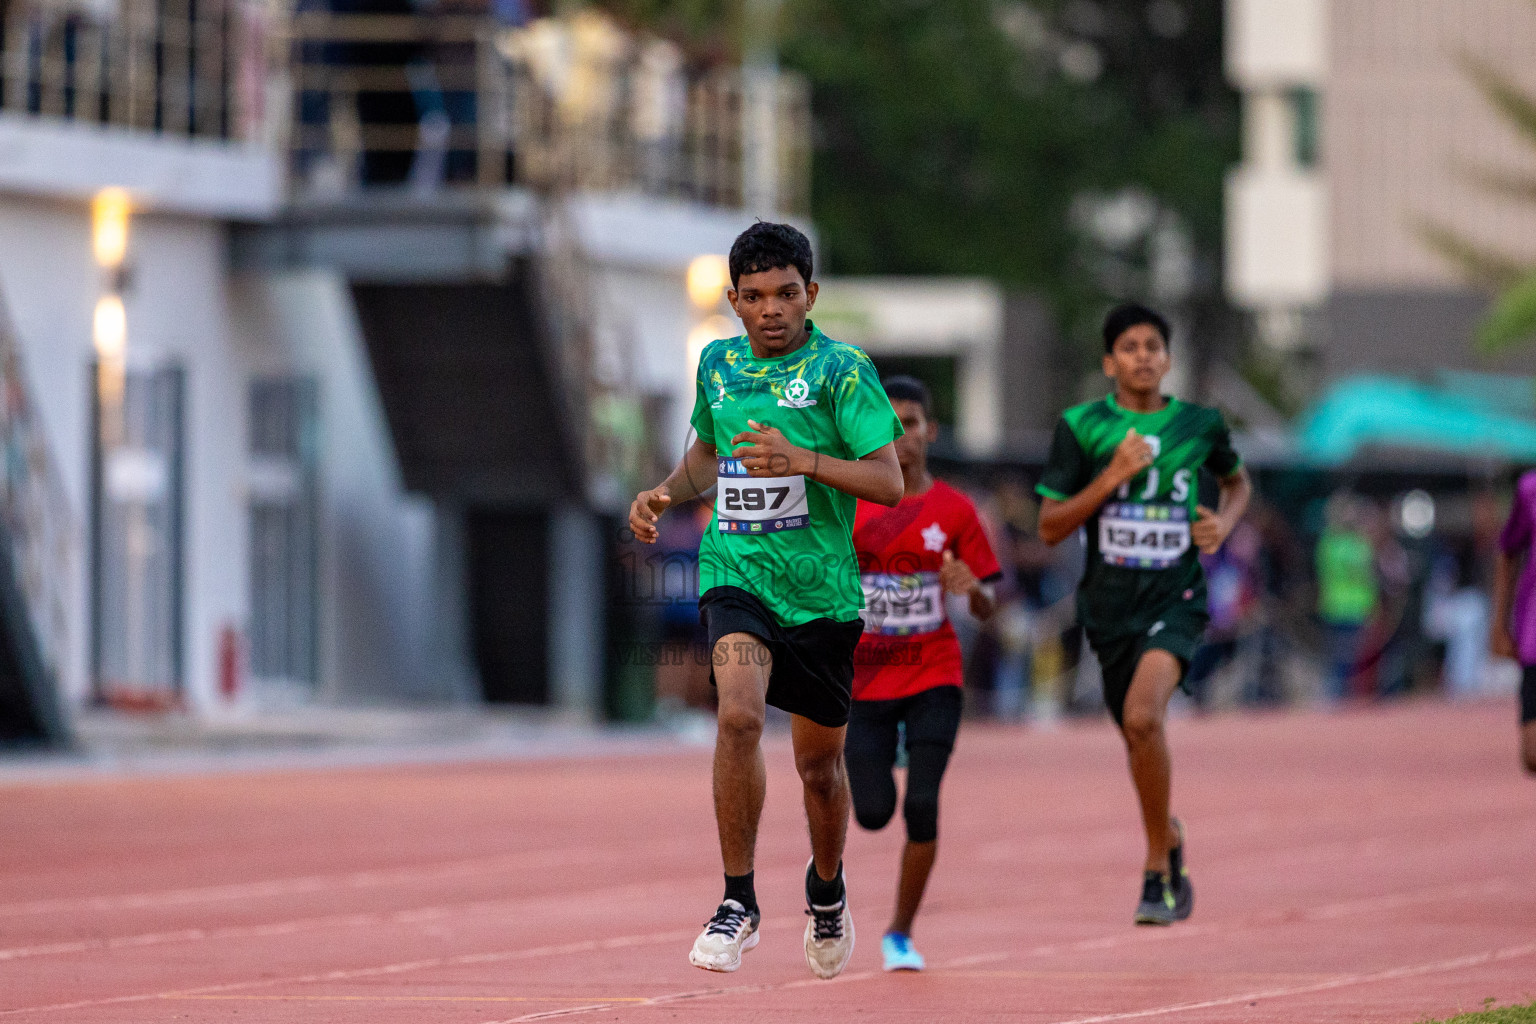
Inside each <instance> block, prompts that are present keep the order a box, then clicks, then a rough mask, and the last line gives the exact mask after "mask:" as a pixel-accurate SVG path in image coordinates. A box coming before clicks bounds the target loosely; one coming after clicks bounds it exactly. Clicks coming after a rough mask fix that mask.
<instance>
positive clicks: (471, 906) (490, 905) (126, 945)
mask: <svg viewBox="0 0 1536 1024" xmlns="http://www.w3.org/2000/svg"><path fill="white" fill-rule="evenodd" d="M801 874H803V869H800V868H795V869H793V870H786V869H764V870H763V871H762V872H761V873H760V874H759V875H758V880H759V881H760V882H763V883H764V884H773V883H774V882H776V881H777V880H779V879H780V878H781V877H791V878H794V877H799V876H800V875H801ZM654 891H655V885H654V883H651V882H645V881H641V882H631V883H628V884H625V885H614V886H607V887H605V888H600V889H597V888H588V889H584V890H583V891H582V892H581V893H580V894H579V895H577V894H574V893H570V892H565V893H558V892H546V893H538V894H535V895H532V896H514V897H504V898H501V899H495V900H472V901H467V902H464V903H451V904H442V905H436V906H427V907H411V908H407V909H405V910H392V911H375V912H363V913H354V914H326V915H322V916H318V917H300V918H293V919H290V920H287V921H271V922H263V923H260V924H249V925H228V926H225V927H222V928H179V929H174V930H171V931H164V932H143V933H140V934H137V935H121V936H107V937H103V938H96V939H76V940H71V941H60V942H45V943H35V944H33V945H30V946H13V947H11V948H9V949H0V964H4V963H6V962H8V961H14V960H27V959H31V958H33V957H41V956H65V955H69V954H72V953H90V952H94V951H99V950H117V949H138V948H142V947H146V946H159V945H166V944H169V943H175V942H209V941H215V940H219V939H246V938H272V937H275V936H280V935H293V934H298V933H301V932H306V931H319V930H321V929H325V928H363V927H371V926H376V925H397V924H407V925H408V924H426V923H429V922H435V921H442V920H445V919H449V918H454V917H458V916H465V915H470V914H477V913H484V912H487V911H494V910H505V909H510V908H515V907H527V906H530V905H537V904H540V903H553V904H563V903H570V902H573V901H574V902H588V901H596V902H599V903H604V902H616V903H621V902H623V901H625V900H627V899H629V898H631V897H634V896H637V895H638V896H648V895H650V894H652V893H653V892H654Z"/></svg>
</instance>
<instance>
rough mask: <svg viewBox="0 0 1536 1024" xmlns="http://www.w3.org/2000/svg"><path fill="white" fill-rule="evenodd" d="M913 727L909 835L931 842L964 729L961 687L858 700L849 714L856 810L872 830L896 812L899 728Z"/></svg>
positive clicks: (905, 813) (905, 810)
mask: <svg viewBox="0 0 1536 1024" xmlns="http://www.w3.org/2000/svg"><path fill="white" fill-rule="evenodd" d="M899 722H901V723H905V724H906V729H907V798H906V800H905V801H904V802H903V803H902V807H901V813H902V817H903V818H905V819H906V822H907V838H908V839H910V840H912V842H914V843H931V842H933V840H935V839H937V838H938V835H939V782H940V781H941V780H942V779H943V778H944V769H945V768H946V767H947V766H948V765H949V754H950V751H952V750H953V749H954V747H955V734H956V733H957V732H959V730H960V688H959V687H958V686H935V687H934V688H932V689H930V690H924V691H922V692H921V693H915V694H913V695H912V696H910V697H901V698H898V699H897V700H856V701H854V702H853V710H852V712H851V713H850V715H849V718H848V742H847V754H846V757H847V761H848V785H849V787H850V788H851V789H852V790H853V812H854V816H855V817H857V818H858V820H859V824H860V825H861V826H863V827H864V828H867V829H871V830H874V829H881V828H884V827H885V826H886V823H887V822H889V821H890V820H891V816H892V815H894V814H895V813H896V779H895V776H893V775H892V774H891V769H892V768H894V767H895V766H896V726H897V723H899Z"/></svg>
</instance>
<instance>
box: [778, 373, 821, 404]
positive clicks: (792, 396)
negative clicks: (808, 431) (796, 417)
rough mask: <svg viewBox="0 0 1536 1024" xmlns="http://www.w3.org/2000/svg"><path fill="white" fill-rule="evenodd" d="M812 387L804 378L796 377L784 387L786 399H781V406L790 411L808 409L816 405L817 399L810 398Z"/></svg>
mask: <svg viewBox="0 0 1536 1024" xmlns="http://www.w3.org/2000/svg"><path fill="white" fill-rule="evenodd" d="M810 393H811V386H810V385H809V384H807V383H806V382H805V378H804V377H796V378H795V379H794V380H792V381H790V382H789V383H788V384H786V385H785V386H784V397H783V398H781V399H779V404H780V405H782V406H785V407H786V408H789V409H807V408H810V407H811V406H813V405H815V404H816V399H814V398H811V397H809V395H810Z"/></svg>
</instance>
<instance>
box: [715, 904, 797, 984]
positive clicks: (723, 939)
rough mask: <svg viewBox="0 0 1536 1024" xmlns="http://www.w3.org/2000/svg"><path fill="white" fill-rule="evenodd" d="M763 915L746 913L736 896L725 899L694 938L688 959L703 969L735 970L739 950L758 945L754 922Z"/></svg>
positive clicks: (738, 965)
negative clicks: (734, 898) (733, 898)
mask: <svg viewBox="0 0 1536 1024" xmlns="http://www.w3.org/2000/svg"><path fill="white" fill-rule="evenodd" d="M762 918H763V915H762V914H761V913H759V912H758V911H756V910H754V911H752V912H751V913H748V912H747V908H746V907H744V906H742V905H741V904H740V903H737V902H736V901H735V900H726V901H725V902H724V903H722V904H720V906H719V907H718V908H717V909H716V910H715V916H714V917H712V918H710V919H709V922H708V923H707V924H705V926H704V931H703V932H701V933H700V934H699V937H698V938H697V939H694V940H693V951H692V952H691V953H689V954H688V962H689V963H691V964H693V966H695V967H702V968H704V970H706V971H724V972H726V973H730V972H731V971H734V970H735V969H736V968H738V967H740V966H741V954H743V953H745V952H746V951H747V950H749V949H751V948H752V947H753V946H755V945H757V940H758V938H759V936H758V934H757V925H758V922H759V921H761V920H762ZM807 948H809V947H807Z"/></svg>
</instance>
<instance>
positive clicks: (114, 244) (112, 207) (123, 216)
mask: <svg viewBox="0 0 1536 1024" xmlns="http://www.w3.org/2000/svg"><path fill="white" fill-rule="evenodd" d="M129 213H130V210H129V207H128V193H127V192H124V191H123V190H122V189H120V188H104V189H102V190H101V191H100V192H98V193H96V198H95V200H93V201H92V203H91V247H92V248H93V249H94V250H95V251H96V262H97V263H98V264H99V265H101V266H103V267H107V268H116V267H120V266H122V265H123V260H124V259H125V258H127V256H128V214H129Z"/></svg>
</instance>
